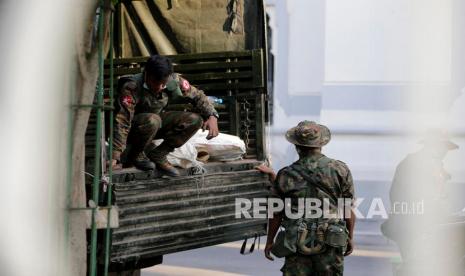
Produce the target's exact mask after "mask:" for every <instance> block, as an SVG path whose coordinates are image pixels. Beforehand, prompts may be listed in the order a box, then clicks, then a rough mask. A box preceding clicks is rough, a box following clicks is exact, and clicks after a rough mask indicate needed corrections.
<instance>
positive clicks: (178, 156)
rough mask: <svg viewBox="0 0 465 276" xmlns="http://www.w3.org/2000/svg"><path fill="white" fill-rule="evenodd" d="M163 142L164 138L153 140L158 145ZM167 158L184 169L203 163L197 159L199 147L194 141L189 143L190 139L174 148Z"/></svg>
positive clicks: (172, 163)
mask: <svg viewBox="0 0 465 276" xmlns="http://www.w3.org/2000/svg"><path fill="white" fill-rule="evenodd" d="M162 142H163V139H159V140H154V141H153V143H155V145H156V146H159V145H160V144H161V143H162ZM166 158H167V159H168V162H170V163H171V165H173V166H178V167H181V168H184V169H188V168H191V167H198V166H201V165H202V164H201V163H200V162H199V161H197V149H196V148H195V146H194V145H193V144H192V143H189V141H188V142H187V143H185V144H184V145H182V146H181V147H179V148H176V149H174V151H173V152H170V153H169V154H168V156H167V157H166Z"/></svg>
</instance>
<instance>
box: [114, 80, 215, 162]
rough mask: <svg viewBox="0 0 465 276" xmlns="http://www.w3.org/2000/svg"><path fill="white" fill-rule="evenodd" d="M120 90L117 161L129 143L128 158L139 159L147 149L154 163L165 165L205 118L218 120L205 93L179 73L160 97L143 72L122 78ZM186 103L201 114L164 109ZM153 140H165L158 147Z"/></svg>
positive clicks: (116, 143)
mask: <svg viewBox="0 0 465 276" xmlns="http://www.w3.org/2000/svg"><path fill="white" fill-rule="evenodd" d="M118 91H119V94H118V95H117V99H116V101H115V102H116V111H115V126H114V140H113V159H116V160H120V156H121V153H122V152H123V151H124V150H125V149H126V144H128V145H129V146H130V147H128V149H130V150H129V156H128V158H135V157H136V156H137V155H138V154H140V153H142V152H143V151H144V150H145V152H146V153H147V156H148V157H149V158H150V159H151V160H152V161H155V162H163V161H165V160H166V155H167V154H168V153H169V152H171V151H173V150H174V148H177V147H180V146H182V145H183V144H184V143H185V142H186V141H187V140H189V138H190V137H192V135H194V133H195V132H196V131H197V130H198V129H199V128H200V127H201V126H202V123H203V119H202V117H203V118H205V119H207V118H208V117H210V116H215V117H218V113H217V112H216V110H215V108H214V107H213V105H212V104H211V103H210V101H209V100H208V98H207V97H206V96H205V94H204V93H203V91H202V90H199V89H197V88H195V87H194V86H191V85H190V84H189V82H188V81H187V80H185V79H183V78H181V77H180V76H179V75H178V74H176V73H174V74H172V75H171V76H170V77H169V78H168V82H167V86H166V88H165V89H163V90H162V91H161V92H160V93H157V94H155V93H153V92H152V91H150V90H149V89H148V87H147V85H146V84H145V83H144V75H143V73H140V74H136V75H132V76H126V77H122V78H121V79H120V80H119V82H118ZM186 101H187V102H190V103H192V104H193V105H194V107H195V108H196V109H197V110H198V111H199V113H200V115H198V114H196V113H191V112H182V111H168V112H165V111H164V110H163V109H164V108H165V107H166V106H167V105H168V104H170V103H185V102H186ZM153 139H163V143H162V144H161V145H159V146H158V147H155V146H154V145H153V144H152V143H151V141H152V140H153Z"/></svg>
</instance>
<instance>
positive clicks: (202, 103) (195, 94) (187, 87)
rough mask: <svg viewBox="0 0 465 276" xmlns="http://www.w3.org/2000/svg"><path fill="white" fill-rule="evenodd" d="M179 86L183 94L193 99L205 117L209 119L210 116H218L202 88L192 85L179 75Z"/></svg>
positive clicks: (195, 105)
mask: <svg viewBox="0 0 465 276" xmlns="http://www.w3.org/2000/svg"><path fill="white" fill-rule="evenodd" d="M179 86H180V88H181V92H182V94H183V96H184V97H187V98H189V99H191V101H192V103H193V104H194V107H195V108H196V109H197V110H199V112H200V115H202V117H204V119H208V118H209V117H210V116H214V117H216V118H218V112H217V111H216V109H215V107H214V106H213V104H212V103H211V102H210V101H209V100H208V97H207V96H206V95H205V93H204V92H203V91H202V90H200V89H198V88H197V87H195V86H193V85H191V84H190V83H189V81H187V80H186V79H184V78H182V77H179Z"/></svg>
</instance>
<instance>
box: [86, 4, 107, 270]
mask: <svg viewBox="0 0 465 276" xmlns="http://www.w3.org/2000/svg"><path fill="white" fill-rule="evenodd" d="M103 5H104V3H103V0H100V7H99V12H98V67H99V76H98V86H97V108H96V109H95V112H96V114H97V125H96V130H95V159H94V179H93V182H92V200H93V201H94V206H92V229H91V243H90V246H91V252H90V267H89V275H90V276H95V275H97V224H96V221H95V220H96V213H97V208H98V206H97V205H98V202H99V191H100V168H101V167H100V166H101V164H100V160H101V159H100V156H101V152H102V144H101V140H102V112H103V108H102V106H103V19H104V6H103Z"/></svg>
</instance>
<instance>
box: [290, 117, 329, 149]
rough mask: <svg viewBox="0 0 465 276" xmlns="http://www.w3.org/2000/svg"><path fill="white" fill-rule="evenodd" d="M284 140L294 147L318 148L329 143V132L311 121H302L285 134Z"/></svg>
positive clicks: (324, 127)
mask: <svg viewBox="0 0 465 276" xmlns="http://www.w3.org/2000/svg"><path fill="white" fill-rule="evenodd" d="M286 139H287V140H288V141H289V142H291V143H292V144H294V145H299V146H304V147H315V148H319V147H322V146H324V145H326V144H328V143H329V140H331V132H330V131H329V129H328V128H327V127H326V126H324V125H320V124H317V123H315V122H313V121H302V122H300V123H299V124H298V125H297V126H296V127H293V128H291V129H289V130H288V131H287V132H286Z"/></svg>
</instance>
